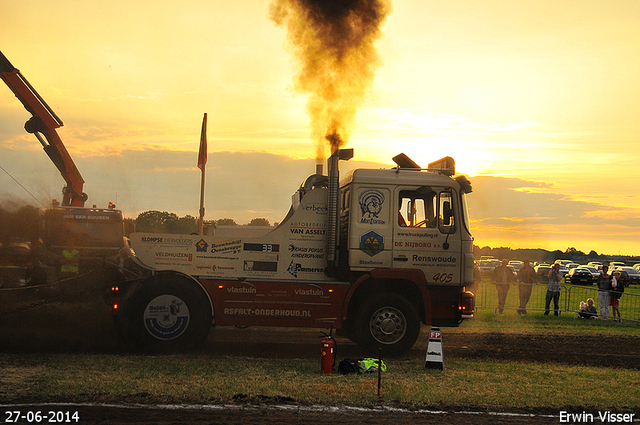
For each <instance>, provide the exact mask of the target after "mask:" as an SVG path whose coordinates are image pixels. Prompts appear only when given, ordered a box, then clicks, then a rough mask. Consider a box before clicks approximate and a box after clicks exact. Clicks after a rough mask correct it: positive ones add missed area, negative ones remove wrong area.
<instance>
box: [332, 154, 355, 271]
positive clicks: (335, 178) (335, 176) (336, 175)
mask: <svg viewBox="0 0 640 425" xmlns="http://www.w3.org/2000/svg"><path fill="white" fill-rule="evenodd" d="M351 158H353V149H337V150H336V151H335V152H334V153H333V155H331V156H330V157H329V159H328V160H327V168H328V172H329V188H328V189H329V193H328V195H327V213H328V214H329V215H328V217H327V275H328V276H335V273H336V248H337V246H338V202H339V190H338V189H339V187H338V186H339V183H340V171H339V169H338V162H339V161H340V160H343V161H348V160H350V159H351Z"/></svg>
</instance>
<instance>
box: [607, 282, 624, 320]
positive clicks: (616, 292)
mask: <svg viewBox="0 0 640 425" xmlns="http://www.w3.org/2000/svg"><path fill="white" fill-rule="evenodd" d="M623 292H624V283H623V282H622V281H621V280H620V272H619V271H614V272H613V277H612V278H611V294H610V298H609V305H610V306H611V310H612V311H613V321H614V322H622V317H620V298H622V293H623ZM616 314H617V315H618V318H617V319H616Z"/></svg>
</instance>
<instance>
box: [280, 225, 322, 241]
mask: <svg viewBox="0 0 640 425" xmlns="http://www.w3.org/2000/svg"><path fill="white" fill-rule="evenodd" d="M326 227H327V226H326V223H310V222H295V223H291V224H290V226H289V232H291V234H292V235H295V236H300V237H301V238H303V239H305V238H313V237H314V236H324V235H326V233H327V230H326Z"/></svg>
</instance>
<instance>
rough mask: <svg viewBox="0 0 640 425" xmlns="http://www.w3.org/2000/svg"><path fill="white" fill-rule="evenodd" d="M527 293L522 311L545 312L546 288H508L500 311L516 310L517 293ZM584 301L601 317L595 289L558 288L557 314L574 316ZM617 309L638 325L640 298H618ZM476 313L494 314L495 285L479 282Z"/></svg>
mask: <svg viewBox="0 0 640 425" xmlns="http://www.w3.org/2000/svg"><path fill="white" fill-rule="evenodd" d="M528 289H530V290H531V296H530V297H529V301H528V302H527V303H526V311H527V312H532V311H545V301H546V295H547V285H546V284H532V285H527V284H512V285H509V291H508V293H507V299H506V302H505V305H504V310H512V311H518V310H520V293H521V291H525V292H526V291H527V290H528ZM588 298H591V299H593V301H594V305H595V306H596V308H597V309H598V317H601V316H600V314H601V313H600V308H599V306H598V289H597V288H596V287H595V286H575V285H561V287H560V300H559V309H560V314H562V313H570V314H573V315H576V316H577V314H578V313H579V312H580V301H585V302H586V301H587V299H588ZM549 308H550V314H553V313H554V305H553V301H551V303H550V307H549ZM619 308H620V315H621V316H622V320H623V321H625V320H629V321H634V322H640V295H638V294H632V293H629V292H628V291H626V292H625V293H624V294H623V295H622V298H620V307H619ZM476 309H492V310H494V312H497V311H498V291H497V288H496V285H495V284H492V283H485V282H483V283H481V284H480V285H479V287H478V289H477V290H476ZM609 316H610V318H613V311H612V310H611V309H610V312H609Z"/></svg>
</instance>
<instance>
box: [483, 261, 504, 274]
mask: <svg viewBox="0 0 640 425" xmlns="http://www.w3.org/2000/svg"><path fill="white" fill-rule="evenodd" d="M500 264H502V262H501V261H500V260H496V259H495V258H494V259H489V260H480V262H479V264H478V265H479V267H480V273H481V274H491V273H493V269H495V268H496V267H498V266H499V265H500Z"/></svg>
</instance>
